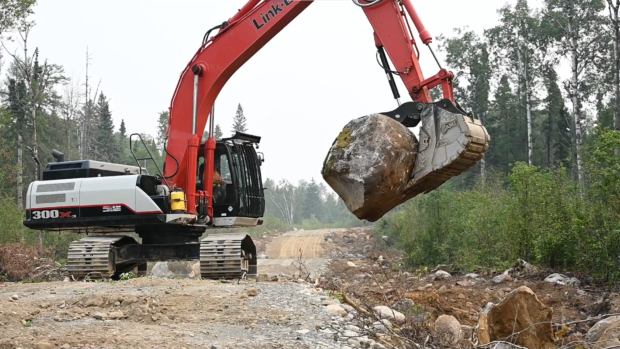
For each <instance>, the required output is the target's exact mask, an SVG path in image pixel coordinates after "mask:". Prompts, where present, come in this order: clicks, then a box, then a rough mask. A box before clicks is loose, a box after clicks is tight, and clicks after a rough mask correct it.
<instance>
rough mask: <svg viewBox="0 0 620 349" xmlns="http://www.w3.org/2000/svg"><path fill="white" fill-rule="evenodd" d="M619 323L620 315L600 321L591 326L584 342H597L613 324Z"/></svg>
mask: <svg viewBox="0 0 620 349" xmlns="http://www.w3.org/2000/svg"><path fill="white" fill-rule="evenodd" d="M619 323H620V315H616V316H610V317H608V318H605V319H603V320H600V321H599V322H597V323H596V324H594V326H592V327H591V328H590V330H589V331H588V333H587V334H586V338H585V339H586V342H588V343H594V342H598V341H599V340H600V339H601V337H602V336H603V333H605V331H606V330H607V329H608V328H609V327H611V326H612V325H614V324H619Z"/></svg>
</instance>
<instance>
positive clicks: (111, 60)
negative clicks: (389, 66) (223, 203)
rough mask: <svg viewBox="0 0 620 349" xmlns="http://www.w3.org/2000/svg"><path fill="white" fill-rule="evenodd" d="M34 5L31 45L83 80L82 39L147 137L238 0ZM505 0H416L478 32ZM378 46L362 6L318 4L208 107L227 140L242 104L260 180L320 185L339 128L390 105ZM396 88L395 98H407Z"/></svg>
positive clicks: (119, 113)
mask: <svg viewBox="0 0 620 349" xmlns="http://www.w3.org/2000/svg"><path fill="white" fill-rule="evenodd" d="M38 2H39V4H38V5H37V6H36V8H35V13H36V14H35V16H34V19H35V21H36V27H35V28H34V30H33V31H32V33H31V38H30V41H31V47H32V48H34V47H35V46H37V47H38V48H39V50H40V56H41V57H42V58H45V59H48V60H49V61H50V62H52V63H58V64H61V65H63V66H64V68H65V72H66V74H67V75H68V76H69V77H73V78H74V79H79V80H80V83H83V82H84V76H85V73H84V70H85V64H86V48H87V47H88V50H89V52H90V54H91V56H92V61H91V64H92V65H91V67H90V72H89V75H90V76H91V79H92V80H91V82H93V83H95V84H96V83H98V82H99V80H101V86H100V88H101V90H102V91H103V92H104V93H105V94H106V95H107V96H108V97H109V98H110V99H111V101H110V105H111V109H112V115H113V118H114V123H115V124H116V125H117V127H118V125H119V124H120V122H121V119H124V120H125V124H126V125H127V129H128V132H129V133H131V132H147V133H151V134H153V135H155V134H156V120H157V115H158V112H160V111H164V110H167V109H168V107H169V105H170V99H171V97H172V93H173V92H174V88H175V86H176V83H177V81H178V78H179V74H180V73H181V71H182V70H183V68H184V67H185V66H186V64H187V63H188V62H189V60H190V59H191V58H192V56H193V55H194V53H195V52H196V50H197V49H198V47H199V45H200V43H201V41H202V38H203V35H204V33H205V32H206V30H207V29H209V28H211V27H213V26H214V25H217V24H219V23H221V22H223V21H224V20H227V19H229V18H230V17H231V16H232V15H234V14H235V12H236V11H237V10H238V9H239V8H241V7H242V6H243V5H244V3H245V0H226V1H215V0H176V1H171V0H167V1H164V0H129V1H128V0H124V1H120V0H107V1H103V0H39V1H38ZM507 2H508V3H514V2H516V0H511V1H505V0H468V1H463V0H432V1H431V0H424V1H422V0H413V3H414V5H415V6H416V8H417V10H418V13H419V15H420V17H421V18H422V20H423V21H424V23H425V25H426V27H427V29H428V30H429V31H430V32H431V34H432V35H433V36H434V37H436V36H438V35H439V34H441V33H444V34H448V35H450V34H451V33H452V29H453V28H455V27H463V26H469V27H470V28H472V29H474V30H476V31H478V32H481V31H482V29H484V28H489V27H491V26H493V25H495V24H496V23H497V18H498V16H497V13H496V11H497V9H498V8H500V7H501V6H502V5H504V4H505V3H507ZM414 35H415V37H416V39H418V42H419V38H418V36H417V33H416V32H415V31H414ZM13 47H15V46H13ZM434 48H435V49H436V45H435V46H434ZM420 51H421V54H422V61H421V64H422V67H423V70H424V72H425V75H426V76H430V75H432V74H435V73H436V72H437V71H438V67H437V65H436V64H435V62H434V61H433V60H432V56H431V55H430V53H429V52H428V50H427V49H426V47H420ZM375 53H376V49H375V46H374V41H373V36H372V28H371V26H370V23H369V22H368V20H367V18H366V16H365V15H364V13H363V12H362V10H361V9H360V8H359V7H357V6H355V5H354V4H353V3H352V2H351V0H317V1H315V3H313V4H312V5H311V6H309V7H308V8H307V9H306V10H305V11H304V12H303V13H302V14H300V15H299V16H298V17H297V18H296V19H295V20H294V21H293V22H291V23H290V24H289V25H288V26H287V27H286V28H284V30H282V32H280V33H279V34H278V35H277V36H276V37H275V38H274V39H272V40H271V41H270V42H269V43H268V44H267V45H266V46H265V47H264V48H263V49H262V50H261V51H259V52H258V53H257V54H256V55H255V56H254V57H253V58H251V59H250V60H249V61H248V62H247V63H246V64H245V65H244V66H243V67H241V69H239V70H238V71H237V73H236V74H235V75H234V76H233V77H232V78H231V79H230V80H229V82H228V84H227V85H226V86H225V87H224V89H223V90H222V92H221V93H220V95H219V97H218V100H217V101H216V104H215V110H216V111H215V115H216V118H215V119H216V123H219V124H220V126H221V127H222V130H223V131H224V134H225V135H227V136H228V135H229V134H230V128H231V124H232V118H233V116H234V114H235V111H236V108H237V105H238V104H239V103H241V105H242V106H243V108H244V111H245V115H246V117H247V119H248V127H249V130H248V132H249V133H252V134H256V135H259V136H262V137H263V139H262V142H261V147H260V151H262V152H264V154H265V158H266V161H265V163H264V165H263V178H267V177H269V178H272V179H276V180H279V179H282V178H287V179H289V180H292V181H295V182H296V181H297V180H300V179H306V180H310V179H311V178H314V179H315V180H317V181H320V182H323V180H322V177H321V167H322V164H323V160H324V158H325V156H326V154H327V151H328V150H329V148H330V146H331V144H332V142H333V141H334V138H335V137H336V136H337V135H338V133H339V132H340V131H341V129H342V127H343V126H344V125H345V124H346V123H347V122H348V121H350V120H351V119H354V118H357V117H361V116H363V115H366V114H368V113H374V112H382V111H389V110H392V109H394V108H396V107H397V104H396V102H395V101H394V100H393V97H392V94H391V92H390V89H389V86H388V83H387V81H386V78H385V76H384V74H383V71H382V70H381V68H380V67H379V66H378V64H377V62H376V57H375ZM6 58H7V57H6V55H5V59H6ZM5 63H6V62H5ZM276 63H277V64H276ZM6 65H7V64H5V68H6ZM399 86H400V88H401V96H402V97H403V98H402V99H403V101H407V100H410V99H409V96H408V95H407V94H406V93H405V89H404V86H403V85H402V84H400V81H399ZM416 133H417V132H416Z"/></svg>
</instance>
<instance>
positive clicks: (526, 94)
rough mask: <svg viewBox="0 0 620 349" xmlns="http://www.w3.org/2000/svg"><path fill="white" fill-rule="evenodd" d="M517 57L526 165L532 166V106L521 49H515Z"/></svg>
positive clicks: (525, 65)
mask: <svg viewBox="0 0 620 349" xmlns="http://www.w3.org/2000/svg"><path fill="white" fill-rule="evenodd" d="M517 57H518V60H519V68H520V70H521V77H523V83H524V85H525V86H524V88H525V91H523V92H524V98H525V113H526V117H527V163H528V164H529V165H530V166H531V165H533V158H534V155H533V146H532V106H531V103H530V84H529V81H528V76H527V64H526V62H525V60H524V58H523V57H522V56H521V48H520V47H517Z"/></svg>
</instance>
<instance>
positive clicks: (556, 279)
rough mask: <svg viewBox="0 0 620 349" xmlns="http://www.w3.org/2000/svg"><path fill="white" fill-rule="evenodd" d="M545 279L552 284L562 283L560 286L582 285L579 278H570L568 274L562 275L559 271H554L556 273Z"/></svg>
mask: <svg viewBox="0 0 620 349" xmlns="http://www.w3.org/2000/svg"><path fill="white" fill-rule="evenodd" d="M545 281H546V282H550V283H552V284H556V285H560V286H566V285H572V286H575V287H579V285H580V281H579V279H577V278H575V277H571V278H569V277H568V276H566V275H562V274H558V273H554V274H551V275H549V276H547V278H545Z"/></svg>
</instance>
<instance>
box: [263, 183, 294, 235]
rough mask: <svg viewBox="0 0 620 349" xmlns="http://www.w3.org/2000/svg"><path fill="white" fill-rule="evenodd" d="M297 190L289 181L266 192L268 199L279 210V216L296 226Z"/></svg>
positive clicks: (290, 224)
mask: <svg viewBox="0 0 620 349" xmlns="http://www.w3.org/2000/svg"><path fill="white" fill-rule="evenodd" d="M296 194H297V188H296V187H295V186H294V185H293V184H291V183H290V182H289V181H287V180H281V181H280V182H279V183H278V185H277V186H275V187H272V188H268V190H265V196H266V199H267V200H269V202H271V203H272V204H273V205H274V206H275V207H276V209H277V211H278V213H279V215H280V216H281V217H282V219H284V221H285V222H286V223H287V224H288V225H289V226H293V224H295V215H296V214H297V212H296V207H297V203H296V197H297V195H296Z"/></svg>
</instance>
